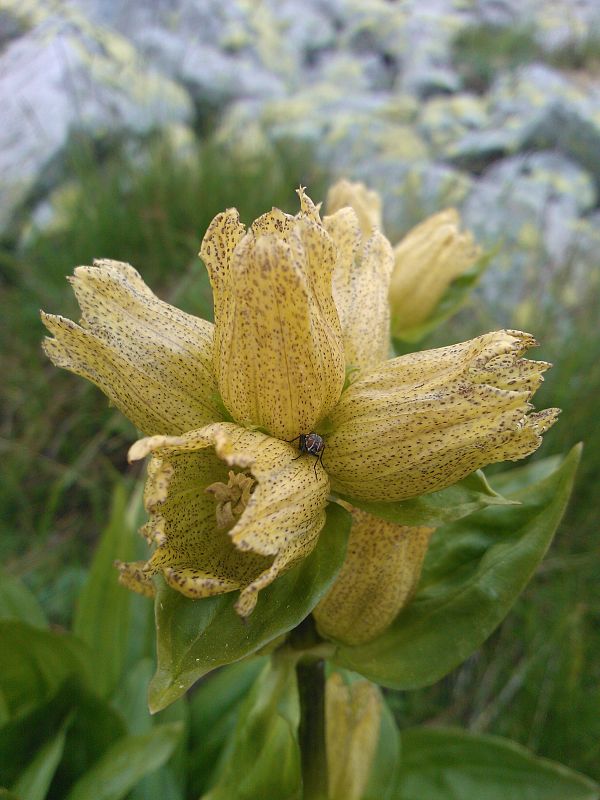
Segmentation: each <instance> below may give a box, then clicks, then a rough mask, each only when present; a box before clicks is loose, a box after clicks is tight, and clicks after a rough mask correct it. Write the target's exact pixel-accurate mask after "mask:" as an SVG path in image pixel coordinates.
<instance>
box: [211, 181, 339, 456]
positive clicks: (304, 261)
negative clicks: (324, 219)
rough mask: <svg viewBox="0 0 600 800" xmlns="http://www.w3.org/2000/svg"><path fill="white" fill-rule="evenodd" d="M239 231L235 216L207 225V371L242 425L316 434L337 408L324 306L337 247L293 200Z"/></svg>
mask: <svg viewBox="0 0 600 800" xmlns="http://www.w3.org/2000/svg"><path fill="white" fill-rule="evenodd" d="M300 196H301V204H302V205H301V211H300V213H299V214H298V215H297V216H295V217H290V216H289V215H287V214H284V213H283V212H282V211H279V210H278V209H273V211H271V212H269V213H268V214H265V215H264V216H262V217H260V219H258V220H256V222H255V223H254V224H253V225H252V227H251V228H250V230H249V231H248V232H247V233H245V231H244V228H243V226H242V225H241V224H240V222H239V218H238V215H237V212H236V211H235V210H229V211H226V212H225V213H223V214H219V215H218V216H217V217H215V219H214V220H213V222H212V223H211V225H210V227H209V229H208V231H207V233H206V236H205V237H204V241H203V243H202V249H201V251H200V254H201V256H202V259H203V260H204V263H205V264H206V267H207V269H208V272H209V275H210V280H211V284H212V287H213V293H214V304H215V349H214V368H215V375H216V377H217V380H218V384H219V390H220V393H221V396H222V398H223V402H224V404H225V406H226V407H227V409H228V410H229V412H230V413H231V415H232V417H233V418H234V419H235V420H236V421H237V422H238V423H240V424H241V425H245V426H255V427H260V428H263V429H264V430H266V431H268V432H269V433H271V434H272V435H273V436H277V437H279V438H282V439H288V440H289V439H292V438H293V437H294V436H297V435H298V434H299V433H308V432H310V431H311V430H313V429H314V427H315V425H316V423H317V421H318V420H319V419H321V417H323V416H324V415H325V414H327V412H328V411H329V410H330V409H331V408H332V407H333V405H334V404H335V403H336V401H337V400H338V398H339V396H340V393H341V390H342V386H343V383H344V374H345V373H344V349H343V342H342V338H341V329H340V323H339V319H338V315H337V311H336V308H335V305H334V302H333V298H332V291H331V275H332V272H333V268H334V265H335V256H336V252H335V247H334V244H333V242H332V240H331V237H330V236H329V235H328V233H327V231H326V230H325V229H324V227H323V225H322V224H321V222H320V219H319V214H318V210H317V209H316V207H315V206H314V205H313V204H312V202H311V201H310V200H309V199H308V198H307V197H306V196H305V195H304V194H303V193H302V192H301V193H300Z"/></svg>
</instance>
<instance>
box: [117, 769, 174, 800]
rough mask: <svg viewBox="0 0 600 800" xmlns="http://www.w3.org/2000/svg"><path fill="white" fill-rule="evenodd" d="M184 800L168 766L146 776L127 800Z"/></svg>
mask: <svg viewBox="0 0 600 800" xmlns="http://www.w3.org/2000/svg"><path fill="white" fill-rule="evenodd" d="M157 798H160V800H185V798H186V795H185V794H184V793H183V790H182V789H181V787H180V786H179V784H178V782H177V780H176V778H175V776H174V775H173V770H172V769H171V768H170V767H169V765H168V764H165V765H164V766H162V767H159V768H158V769H157V770H156V771H155V772H153V773H151V774H150V775H146V777H145V778H142V780H141V781H140V782H139V783H138V785H137V786H136V787H135V789H133V791H132V792H131V794H130V795H129V800H157Z"/></svg>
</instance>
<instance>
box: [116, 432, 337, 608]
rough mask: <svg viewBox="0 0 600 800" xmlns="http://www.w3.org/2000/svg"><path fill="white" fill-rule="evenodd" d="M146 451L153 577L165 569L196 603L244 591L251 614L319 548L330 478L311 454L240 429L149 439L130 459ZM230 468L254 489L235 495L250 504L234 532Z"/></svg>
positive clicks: (241, 605)
mask: <svg viewBox="0 0 600 800" xmlns="http://www.w3.org/2000/svg"><path fill="white" fill-rule="evenodd" d="M148 453H152V459H151V461H150V465H149V469H148V483H147V486H146V494H145V503H146V508H147V510H148V511H149V513H150V520H149V522H148V523H147V525H146V526H145V528H144V532H145V535H146V538H147V539H148V541H149V542H150V544H152V545H154V546H156V549H155V551H154V553H153V555H152V556H151V558H150V559H149V561H148V562H147V564H146V565H145V567H144V570H143V571H144V572H145V574H147V575H151V574H155V573H157V572H162V573H163V574H164V576H165V578H166V580H167V582H168V583H169V584H170V585H171V586H172V587H173V588H175V589H177V590H178V591H180V592H182V593H183V594H185V595H186V596H188V597H192V598H197V597H209V596H211V595H216V594H222V593H224V592H230V591H233V590H235V589H240V590H241V592H240V597H239V600H238V601H237V604H236V609H237V611H238V613H239V614H240V615H241V616H242V617H246V616H248V614H250V613H251V612H252V610H253V608H254V606H255V604H256V599H257V594H258V592H259V591H260V589H262V588H264V587H265V586H267V585H268V584H270V583H271V582H272V581H273V580H275V578H276V577H277V576H278V575H279V574H281V573H282V572H284V571H285V570H287V569H289V568H290V567H291V566H292V565H293V564H294V563H295V562H297V561H298V560H299V559H301V558H304V557H305V556H306V555H308V554H309V553H310V552H311V551H312V549H313V548H314V546H315V544H316V542H317V538H318V535H319V533H320V531H321V529H322V528H323V525H324V524H325V505H326V501H327V495H328V492H329V480H328V478H327V475H326V473H325V470H324V469H323V468H322V467H321V466H320V465H319V464H316V461H315V460H314V459H313V457H312V456H310V455H301V456H300V457H299V458H298V451H297V450H296V449H295V448H294V447H292V446H291V445H289V444H287V443H285V442H281V441H279V440H277V439H273V438H271V437H269V436H266V435H265V434H262V433H258V432H256V431H249V430H245V429H243V428H240V427H238V426H237V425H234V424H232V423H223V424H215V425H209V426H207V427H205V428H203V429H201V430H197V431H190V432H188V433H187V434H185V435H183V436H153V437H149V438H147V439H141V440H140V441H138V442H136V444H134V445H133V447H132V448H131V450H130V459H132V460H136V459H139V458H143V457H144V456H145V455H147V454H148ZM315 465H316V467H315ZM231 471H233V472H234V474H236V471H237V474H239V473H240V472H241V473H244V477H247V476H250V478H252V479H253V481H254V482H255V485H254V488H253V491H252V492H250V493H246V494H244V493H245V487H244V488H243V489H242V491H241V492H238V493H236V497H241V496H245V497H246V500H245V501H244V503H245V507H244V508H242V509H240V510H239V513H240V515H239V518H238V519H237V521H234V524H233V525H232V526H231V527H230V528H229V529H222V528H221V529H220V528H219V527H218V524H217V508H218V503H219V502H221V501H222V500H223V499H224V498H225V497H226V488H224V487H226V485H227V481H228V479H230V476H229V473H230V472H231ZM215 484H217V485H218V486H219V488H215Z"/></svg>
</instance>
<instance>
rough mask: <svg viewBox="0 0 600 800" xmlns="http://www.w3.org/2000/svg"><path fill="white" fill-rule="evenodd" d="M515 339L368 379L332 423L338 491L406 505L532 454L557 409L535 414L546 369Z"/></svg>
mask: <svg viewBox="0 0 600 800" xmlns="http://www.w3.org/2000/svg"><path fill="white" fill-rule="evenodd" d="M535 344H536V342H535V340H534V339H533V337H532V336H530V335H529V334H526V333H521V332H519V331H497V332H495V333H488V334H485V335H484V336H479V337H478V338H476V339H472V340H470V341H468V342H462V343H461V344H456V345H451V346H450V347H443V348H440V349H437V350H426V351H423V352H420V353H413V354H411V355H408V356H402V357H401V358H395V359H392V360H391V361H388V362H386V363H385V364H383V365H382V366H380V367H378V368H376V369H374V370H372V371H371V372H369V373H367V374H365V375H364V376H363V377H361V378H360V379H359V380H357V381H356V382H355V383H354V384H352V385H351V386H350V387H349V388H348V389H347V390H346V391H345V392H344V394H343V396H342V398H341V400H340V402H339V403H338V405H337V406H336V408H335V410H334V412H333V413H332V414H331V415H330V420H331V425H332V428H333V432H332V433H331V434H330V435H329V436H328V437H327V449H326V451H325V459H324V460H325V464H326V467H327V470H328V472H329V475H330V478H331V481H332V486H333V488H334V490H337V491H339V492H340V493H342V494H345V495H348V496H350V497H357V498H363V499H365V500H402V499H404V498H407V497H414V496H417V495H421V494H426V493H427V492H433V491H436V490H438V489H442V488H444V487H446V486H450V485H451V484H453V483H456V482H457V481H459V480H461V479H462V478H464V477H465V476H466V475H468V474H469V473H471V472H473V471H474V470H476V469H479V468H480V467H483V466H485V465H486V464H490V463H493V462H496V461H504V460H511V461H514V460H517V459H520V458H524V457H525V456H527V455H529V454H530V453H532V452H533V451H534V450H536V449H537V448H538V447H539V445H540V444H541V442H542V434H543V433H544V431H546V430H547V429H548V428H549V427H550V426H551V425H552V424H553V423H554V421H555V420H556V417H557V415H558V409H546V410H544V411H541V412H539V413H536V414H531V413H529V411H530V409H531V405H530V403H529V400H530V398H531V396H532V394H533V393H534V392H535V390H536V389H537V388H538V386H539V385H540V383H541V381H542V379H543V378H542V373H543V372H544V371H545V370H546V369H548V367H549V366H550V365H549V364H547V363H545V362H535V361H527V360H525V359H523V358H520V356H521V355H522V353H523V352H524V351H525V350H527V348H529V347H532V346H533V345H535Z"/></svg>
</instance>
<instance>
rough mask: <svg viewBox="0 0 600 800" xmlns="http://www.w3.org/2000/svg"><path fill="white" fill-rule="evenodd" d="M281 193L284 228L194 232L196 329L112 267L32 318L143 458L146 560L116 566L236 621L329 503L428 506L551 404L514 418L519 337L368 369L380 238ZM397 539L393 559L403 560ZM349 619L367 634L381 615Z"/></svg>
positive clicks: (312, 531)
mask: <svg viewBox="0 0 600 800" xmlns="http://www.w3.org/2000/svg"><path fill="white" fill-rule="evenodd" d="M299 194H300V203H301V207H300V212H299V213H298V214H297V215H295V216H290V215H288V214H284V213H283V212H282V211H279V210H278V209H273V210H272V211H271V212H269V213H267V214H265V215H263V216H262V217H260V218H259V219H258V220H256V222H255V223H254V224H253V225H252V226H251V227H250V229H249V230H246V229H245V228H244V227H243V226H242V225H241V224H240V222H239V218H238V215H237V212H236V211H234V210H229V211H226V212H224V213H223V214H219V215H218V216H217V217H216V218H215V219H214V220H213V222H212V224H211V225H210V227H209V229H208V231H207V233H206V236H205V237H204V241H203V243H202V249H201V254H202V257H203V259H204V261H205V264H206V266H207V269H208V272H209V275H210V279H211V283H212V286H213V290H214V303H215V324H214V326H213V325H212V324H210V323H208V322H205V321H203V320H199V319H196V318H195V317H192V316H190V315H188V314H184V313H183V312H181V311H178V310H177V309H175V308H173V307H172V306H169V305H167V304H166V303H164V302H162V301H161V300H159V299H158V298H157V297H155V296H154V295H153V294H152V292H151V291H150V290H149V289H148V287H147V286H146V285H145V284H144V283H143V281H142V279H141V278H140V276H139V275H138V273H137V272H136V271H135V270H134V269H133V268H132V267H131V266H129V265H128V264H122V263H119V262H115V261H98V262H95V264H94V266H93V267H78V268H77V269H76V270H75V277H74V278H73V279H72V283H73V287H74V290H75V293H76V295H77V299H78V301H79V303H80V306H81V310H82V319H81V322H80V324H79V325H77V324H75V323H74V322H71V321H70V320H66V319H64V318H62V317H57V316H52V315H46V314H44V315H43V320H44V323H45V324H46V326H47V327H48V329H49V331H50V332H51V333H52V334H53V335H54V338H49V339H47V340H46V341H45V345H44V347H45V350H46V352H47V354H48V355H49V357H50V358H51V359H52V361H53V362H54V363H55V364H57V365H58V366H61V367H65V368H67V369H70V370H72V371H73V372H76V373H78V374H80V375H83V376H84V377H86V378H88V379H89V380H91V381H93V382H94V383H95V384H96V385H97V386H99V387H100V388H101V389H102V391H104V392H105V394H106V395H107V396H108V397H109V399H110V401H111V402H112V403H114V404H115V405H116V406H118V407H119V408H120V409H121V410H122V411H123V412H124V413H125V414H126V415H127V416H128V417H129V418H130V419H131V420H132V421H133V422H134V423H135V425H137V426H138V427H139V428H140V430H141V431H142V432H143V433H144V434H145V435H146V438H144V439H141V440H140V441H139V442H137V443H136V444H134V445H133V447H132V448H131V450H130V454H129V457H130V459H131V460H136V459H140V458H143V457H145V456H146V455H151V459H150V462H149V467H148V481H147V485H146V492H145V504H146V508H147V510H148V512H149V521H148V523H147V524H146V525H145V526H144V529H143V532H144V534H145V536H146V538H147V540H148V542H149V544H150V545H151V547H152V549H153V552H152V554H151V556H150V558H149V559H148V560H147V561H145V562H136V563H133V564H121V565H120V569H121V573H122V576H121V577H122V581H123V582H124V583H125V584H126V585H128V586H129V587H131V588H135V589H137V590H138V591H141V592H145V593H147V594H149V593H151V592H152V580H151V579H152V576H153V575H155V574H162V575H163V576H164V578H165V580H166V581H167V582H168V583H169V584H170V585H171V586H172V587H174V588H175V589H177V590H178V591H180V592H182V593H183V594H185V595H187V596H188V597H192V598H198V597H208V596H211V595H215V594H222V593H224V592H231V591H234V590H239V591H240V595H239V598H238V600H237V603H236V608H237V611H238V613H239V614H240V615H241V616H247V615H248V614H250V613H251V611H252V610H253V608H254V606H255V604H256V600H257V595H258V592H259V591H260V590H261V589H262V588H264V587H265V586H267V585H268V584H270V583H271V582H272V581H273V580H275V578H276V577H277V576H278V575H280V574H281V573H282V572H284V571H285V570H287V569H289V567H290V566H291V565H292V564H294V563H295V562H297V561H298V560H299V559H302V558H304V557H305V556H306V555H308V554H309V553H310V552H311V551H312V549H313V548H314V546H315V544H316V541H317V539H318V536H319V533H320V532H321V530H322V528H323V525H324V522H325V508H326V504H327V502H328V499H329V498H330V491H331V490H332V489H333V490H334V491H335V492H337V493H339V494H340V495H343V496H345V497H346V498H347V499H348V500H349V502H352V498H353V497H356V498H365V499H369V500H381V499H383V500H397V499H401V498H405V497H410V496H413V495H419V494H422V493H425V492H432V491H435V490H436V489H440V488H442V487H444V486H448V485H449V484H451V483H454V482H455V481H458V480H460V479H461V478H463V477H464V476H466V475H467V474H468V473H470V472H472V471H473V470H475V469H478V468H479V467H481V466H483V465H485V464H487V463H490V462H493V461H499V460H503V459H516V458H522V457H523V456H525V455H528V454H529V453H531V452H533V450H535V449H536V448H537V447H538V445H539V444H540V443H541V434H542V433H543V431H544V430H546V428H548V427H549V425H550V424H552V422H553V421H554V419H555V416H556V413H557V412H556V410H552V409H551V410H549V411H545V412H541V413H539V414H530V413H529V410H530V405H529V400H530V398H531V395H532V394H533V392H534V391H535V389H536V388H537V386H538V385H539V383H540V381H541V379H542V372H543V371H544V370H545V369H546V368H547V367H548V365H547V364H544V363H536V362H529V361H525V360H523V359H522V358H521V355H522V353H523V352H524V351H525V350H526V349H527V348H528V347H530V346H531V345H532V344H534V341H533V339H532V337H530V336H528V335H527V334H522V333H519V332H515V331H499V332H496V333H490V334H486V335H485V336H481V337H479V338H477V339H474V340H472V341H470V342H465V343H463V344H458V345H453V346H451V347H447V348H442V349H440V350H432V351H427V352H425V353H417V354H414V355H409V356H404V357H402V358H396V359H392V360H390V361H386V360H385V359H386V356H387V350H388V341H389V310H388V305H387V302H386V298H387V294H388V289H389V281H390V276H391V270H392V264H393V256H392V251H391V246H390V244H389V242H388V241H387V240H386V239H385V237H384V236H383V234H382V233H381V232H380V231H379V230H378V229H377V227H376V226H375V227H373V226H369V230H368V231H366V232H365V231H364V229H362V228H361V223H360V222H359V218H358V217H357V215H356V213H355V212H354V211H353V210H352V209H350V208H347V207H344V208H340V209H338V210H337V211H336V212H335V213H334V214H331V215H330V216H327V217H325V218H324V219H321V217H320V214H319V210H318V208H317V207H316V206H314V205H313V203H312V202H311V201H310V200H309V198H308V197H307V196H306V195H305V194H304V192H303V190H300V191H299ZM347 373H348V375H349V380H346V377H347ZM344 386H346V388H345V389H344ZM311 432H316V433H318V434H320V435H321V436H322V437H323V439H324V442H325V449H324V451H323V452H320V453H317V452H314V453H313V455H320V456H321V459H320V461H321V462H322V463H318V462H317V461H316V460H315V459H314V458H313V457H312V455H311V454H309V453H305V454H303V453H300V454H299V452H298V448H297V447H296V446H294V444H293V443H292V440H294V438H297V437H299V436H300V435H301V434H308V433H311ZM357 515H358V516H357V518H358V517H360V515H359V514H358V512H357ZM370 524H371V523H370ZM395 527H399V526H395ZM371 529H372V530H373V531H375V532H376V535H378V536H379V535H381V537H382V544H381V548H383V549H385V544H384V540H386V541H387V540H389V542H394V541H399V539H398V537H400V539H402V537H403V536H404V539H405V540H406V531H405V530H404V529H402V531H400V532H399V531H397V530H393V529H391V528H387V529H386V526H385V525H382V524H381V523H376V524H375V527H373V526H372V525H371ZM360 531H361V527H360V525H359V526H357V528H356V530H355V533H354V534H353V539H352V540H351V545H352V548H355V545H357V542H358V539H359V538H360V535H361V534H360ZM363 538H364V537H363ZM425 538H427V537H426V536H425V534H422V533H421V534H417V539H419V541H420V540H423V541H424V539H425ZM415 541H416V540H415ZM415 541H413V542H412V544H408V545H407V544H406V542H405V543H404V544H401V545H400V548H401V547H404V546H406V547H407V548H408V549H407V551H406V552H413V550H414V548H415V547H416V545H415ZM365 543H367V544H368V542H366V540H365V542H363V544H362V545H361V547H363V546H364V545H365ZM425 546H426V545H425V544H424V545H423V547H422V548H421V550H422V551H423V552H424V549H425ZM357 547H358V546H357ZM358 549H360V547H358ZM417 549H419V548H417ZM381 552H383V550H380V548H379V547H377V548H375V551H374V556H375V557H376V558H379V557H380V555H381ZM415 552H416V551H415ZM411 558H412V556H411ZM421 560H422V555H419V556H418V557H415V558H413V562H412V563H413V569H412V573H411V574H410V575H406V576H403V577H402V579H401V581H399V586H397V587H396V589H395V591H393V592H391V593H390V594H386V595H385V596H382V597H381V598H380V605H381V606H382V607H383V606H385V608H386V609H387V611H386V612H385V613H386V615H387V617H389V615H390V613H392V614H393V613H395V611H393V610H392V611H390V609H396V608H398V607H399V606H401V605H402V603H404V602H405V601H406V599H407V597H408V596H409V595H410V593H411V592H412V591H413V589H414V585H415V584H416V579H417V576H418V571H419V570H420V562H421ZM373 574H374V573H373V571H372V569H371V568H370V571H369V576H372V575H373ZM341 578H343V579H344V580H343V581H342V583H341V584H340V585H339V586H338V587H337V591H338V596H347V595H344V592H345V591H346V590H345V589H343V585H344V582H346V584H347V582H348V576H347V574H344V573H343V574H342V576H341ZM369 580H370V577H369ZM369 580H366V579H364V580H361V581H358V582H357V587H358V588H359V589H360V591H363V592H364V591H365V586H366V585H368V583H369ZM400 584H401V585H400ZM361 587H362V588H361ZM334 588H335V587H334ZM342 590H343V591H342ZM334 599H335V596H334V595H332V596H331V597H330V598H329V608H330V609H331V608H333V607H334V605H335V603H334ZM348 602H350V601H348ZM378 602H379V601H378ZM326 608H327V604H326V603H325V604H324V606H323V607H322V609H321V612H319V613H321V618H322V620H323V622H322V625H323V629H324V630H325V629H330V627H331V624H332V623H331V620H330V619H329V617H331V614H329V615H328V614H327V612H326ZM323 609H325V610H323ZM366 616H368V617H369V619H370V620H372V622H371V623H370V631H371V633H372V630H373V629H375V628H377V626H378V625H379V626H380V625H381V620H377V619H375V617H376V616H377V614H376V613H375V612H373V613H371V612H369V615H366ZM326 617H327V618H328V621H326ZM387 617H386V618H387ZM371 626H374V627H371ZM331 630H332V631H333V628H331ZM336 630H337V628H336ZM331 635H334V634H333V633H332V634H331ZM364 635H368V632H367V633H366V634H364Z"/></svg>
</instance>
